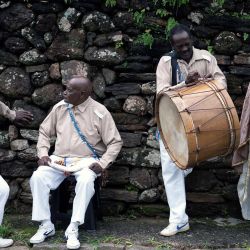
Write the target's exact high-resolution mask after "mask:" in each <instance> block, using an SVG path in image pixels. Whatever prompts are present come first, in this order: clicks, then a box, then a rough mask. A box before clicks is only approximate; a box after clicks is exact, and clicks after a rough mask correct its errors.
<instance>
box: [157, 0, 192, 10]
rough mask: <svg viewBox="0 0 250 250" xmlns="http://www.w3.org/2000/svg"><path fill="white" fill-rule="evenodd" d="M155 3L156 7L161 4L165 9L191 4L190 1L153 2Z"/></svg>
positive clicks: (161, 0)
mask: <svg viewBox="0 0 250 250" xmlns="http://www.w3.org/2000/svg"><path fill="white" fill-rule="evenodd" d="M153 1H154V4H155V5H156V4H159V5H162V6H164V7H166V6H167V5H168V6H170V7H177V8H179V7H181V6H182V5H186V4H188V3H189V0H153Z"/></svg>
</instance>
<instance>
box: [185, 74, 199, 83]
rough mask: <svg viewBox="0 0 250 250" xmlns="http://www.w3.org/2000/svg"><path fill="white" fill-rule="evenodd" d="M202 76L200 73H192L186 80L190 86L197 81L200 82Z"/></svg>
mask: <svg viewBox="0 0 250 250" xmlns="http://www.w3.org/2000/svg"><path fill="white" fill-rule="evenodd" d="M200 77H201V76H200V74H199V73H198V71H192V72H189V73H188V75H187V78H186V81H185V82H186V84H187V85H188V84H190V83H194V82H196V81H198V79H199V78H200Z"/></svg>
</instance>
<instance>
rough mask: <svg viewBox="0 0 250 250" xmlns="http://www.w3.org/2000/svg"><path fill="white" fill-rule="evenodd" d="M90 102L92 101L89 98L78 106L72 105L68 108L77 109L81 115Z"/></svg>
mask: <svg viewBox="0 0 250 250" xmlns="http://www.w3.org/2000/svg"><path fill="white" fill-rule="evenodd" d="M91 100H92V98H91V97H90V96H89V97H88V99H87V100H86V101H84V102H82V103H81V104H79V105H77V106H73V105H72V104H69V107H70V108H73V107H74V108H75V109H78V110H79V111H80V112H82V113H83V112H84V110H85V109H86V108H87V106H88V105H89V104H90V102H91ZM65 104H67V103H66V102H65Z"/></svg>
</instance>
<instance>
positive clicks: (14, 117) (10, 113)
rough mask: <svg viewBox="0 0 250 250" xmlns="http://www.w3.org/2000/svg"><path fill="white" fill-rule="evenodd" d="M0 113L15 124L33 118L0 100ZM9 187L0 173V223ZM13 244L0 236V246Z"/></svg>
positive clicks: (23, 123)
mask: <svg viewBox="0 0 250 250" xmlns="http://www.w3.org/2000/svg"><path fill="white" fill-rule="evenodd" d="M0 115H1V116H3V117H5V118H7V119H9V120H10V121H11V122H13V123H15V124H17V125H26V124H29V123H30V122H31V121H32V120H33V115H32V114H31V113H30V112H29V111H26V110H18V111H14V110H11V109H9V107H8V106H6V105H5V104H4V103H3V102H0ZM9 192H10V188H9V185H8V184H7V182H6V181H5V180H4V179H3V177H2V176H1V175H0V225H2V221H3V214H4V207H5V204H6V202H7V199H8V197H9ZM12 244H13V240H12V239H3V238H0V248H3V247H9V246H11V245H12Z"/></svg>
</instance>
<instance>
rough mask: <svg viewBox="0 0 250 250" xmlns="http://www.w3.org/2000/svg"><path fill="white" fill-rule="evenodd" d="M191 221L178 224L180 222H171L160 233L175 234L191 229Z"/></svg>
mask: <svg viewBox="0 0 250 250" xmlns="http://www.w3.org/2000/svg"><path fill="white" fill-rule="evenodd" d="M189 228H190V227H189V223H188V222H187V223H185V224H182V225H178V224H173V223H171V224H169V225H168V226H167V227H166V228H164V229H163V230H162V231H161V232H160V235H162V236H172V235H175V234H177V233H181V232H185V231H187V230H189Z"/></svg>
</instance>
